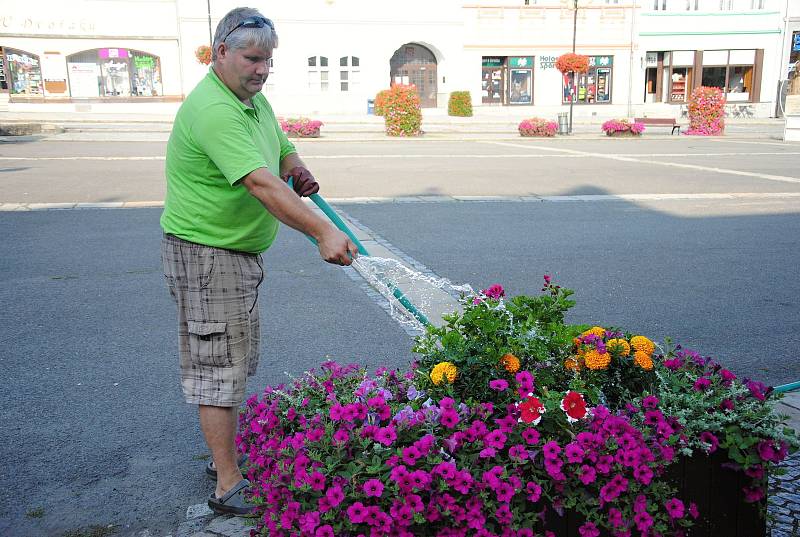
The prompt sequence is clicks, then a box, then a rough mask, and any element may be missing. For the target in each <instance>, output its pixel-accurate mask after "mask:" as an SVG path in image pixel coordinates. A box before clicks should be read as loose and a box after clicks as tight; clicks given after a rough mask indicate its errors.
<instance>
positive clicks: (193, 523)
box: [175, 517, 211, 537]
mask: <svg viewBox="0 0 800 537" xmlns="http://www.w3.org/2000/svg"><path fill="white" fill-rule="evenodd" d="M210 520H211V518H210V517H203V518H195V519H192V520H187V521H186V522H184V523H182V524H181V525H180V526H178V529H177V530H175V537H193V536H194V534H195V533H197V532H200V531H203V530H205V529H206V526H207V525H208V523H209V521H210Z"/></svg>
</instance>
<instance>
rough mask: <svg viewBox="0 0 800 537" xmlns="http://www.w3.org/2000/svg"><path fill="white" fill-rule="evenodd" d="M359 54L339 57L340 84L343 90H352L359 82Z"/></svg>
mask: <svg viewBox="0 0 800 537" xmlns="http://www.w3.org/2000/svg"><path fill="white" fill-rule="evenodd" d="M359 63H360V62H359V59H358V56H342V57H341V58H339V67H340V70H339V86H340V89H341V90H342V91H350V90H352V89H353V88H354V87H355V86H356V85H357V84H358V79H359V76H360V73H361V69H360V65H359Z"/></svg>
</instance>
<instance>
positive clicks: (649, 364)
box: [633, 351, 653, 371]
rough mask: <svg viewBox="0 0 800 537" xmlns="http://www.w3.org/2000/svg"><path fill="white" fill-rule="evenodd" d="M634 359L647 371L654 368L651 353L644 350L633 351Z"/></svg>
mask: <svg viewBox="0 0 800 537" xmlns="http://www.w3.org/2000/svg"><path fill="white" fill-rule="evenodd" d="M633 361H634V362H636V365H638V366H639V367H641V368H642V369H644V370H645V371H650V370H651V369H653V360H652V359H651V358H650V355H649V354H647V353H646V352H644V351H636V352H635V353H633Z"/></svg>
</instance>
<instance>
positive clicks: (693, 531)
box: [668, 451, 767, 537]
mask: <svg viewBox="0 0 800 537" xmlns="http://www.w3.org/2000/svg"><path fill="white" fill-rule="evenodd" d="M668 478H669V480H670V482H671V483H672V484H674V485H675V486H677V487H678V490H679V493H678V496H679V497H680V498H682V499H683V500H684V501H685V502H686V504H687V505H688V502H694V503H696V504H697V509H698V511H699V512H700V517H699V518H698V519H697V520H695V523H694V526H692V527H691V528H690V529H689V531H688V532H687V535H688V536H690V537H712V536H716V535H725V536H727V537H761V536H764V535H766V534H767V521H766V518H764V517H762V516H761V513H765V512H766V502H767V499H766V495H765V496H764V498H763V499H762V500H761V501H758V502H755V503H747V502H745V501H744V493H743V492H742V488H743V487H745V486H749V485H750V484H751V480H750V479H749V478H748V477H747V476H746V475H745V474H744V472H741V471H737V470H734V469H732V468H731V467H730V461H729V460H728V458H727V457H726V455H725V454H724V453H721V452H719V451H718V452H716V453H713V454H712V455H710V456H706V455H703V454H695V455H693V456H692V457H682V458H681V459H679V460H678V462H676V463H675V464H673V465H672V466H670V467H669V468H668Z"/></svg>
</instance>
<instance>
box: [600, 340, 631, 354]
mask: <svg viewBox="0 0 800 537" xmlns="http://www.w3.org/2000/svg"><path fill="white" fill-rule="evenodd" d="M606 348H607V349H608V350H609V351H611V352H613V353H615V354H619V355H620V356H628V355H629V354H630V353H631V346H630V345H628V342H627V341H625V340H624V339H609V340H608V341H607V342H606Z"/></svg>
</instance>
